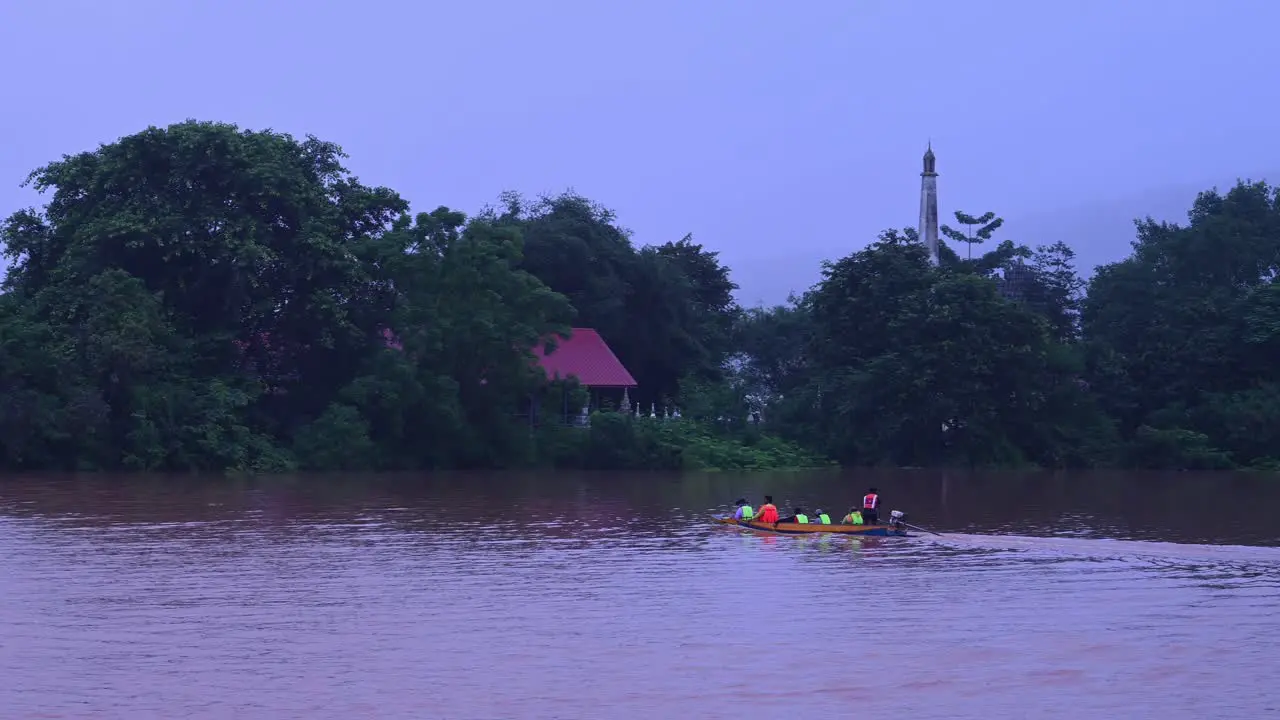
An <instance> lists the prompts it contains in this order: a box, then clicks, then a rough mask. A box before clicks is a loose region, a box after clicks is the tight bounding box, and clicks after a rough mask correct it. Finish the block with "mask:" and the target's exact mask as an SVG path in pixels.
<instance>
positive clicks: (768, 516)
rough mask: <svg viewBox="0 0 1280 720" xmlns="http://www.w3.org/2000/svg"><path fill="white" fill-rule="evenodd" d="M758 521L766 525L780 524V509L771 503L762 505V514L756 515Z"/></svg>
mask: <svg viewBox="0 0 1280 720" xmlns="http://www.w3.org/2000/svg"><path fill="white" fill-rule="evenodd" d="M756 520H759V521H760V522H766V523H776V522H778V508H776V507H774V506H773V505H772V504H769V503H766V504H765V505H761V506H760V512H759V513H758V514H757V515H756Z"/></svg>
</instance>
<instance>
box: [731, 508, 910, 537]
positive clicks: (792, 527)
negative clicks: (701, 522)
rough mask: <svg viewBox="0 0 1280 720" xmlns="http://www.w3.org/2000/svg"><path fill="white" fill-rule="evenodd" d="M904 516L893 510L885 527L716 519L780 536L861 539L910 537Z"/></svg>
mask: <svg viewBox="0 0 1280 720" xmlns="http://www.w3.org/2000/svg"><path fill="white" fill-rule="evenodd" d="M905 517H906V516H905V515H903V514H902V513H901V512H899V511H897V510H895V511H894V512H893V513H891V514H890V515H889V524H887V525H836V524H834V523H833V524H831V525H823V524H822V523H766V522H760V521H759V520H735V519H734V518H731V517H721V518H716V522H718V523H721V524H724V525H737V526H738V527H742V528H747V529H749V530H760V531H763V532H771V533H779V534H781V535H809V534H812V533H833V534H836V535H860V536H863V537H911V534H910V533H908V532H907V524H906V523H905V522H904V520H903V519H904V518H905Z"/></svg>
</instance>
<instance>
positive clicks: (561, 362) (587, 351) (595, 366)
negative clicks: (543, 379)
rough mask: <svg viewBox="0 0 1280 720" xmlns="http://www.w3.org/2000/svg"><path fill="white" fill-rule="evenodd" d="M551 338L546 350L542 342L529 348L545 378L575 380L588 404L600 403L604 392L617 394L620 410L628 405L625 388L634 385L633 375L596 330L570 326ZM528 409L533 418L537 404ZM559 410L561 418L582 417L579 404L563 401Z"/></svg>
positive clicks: (596, 405)
mask: <svg viewBox="0 0 1280 720" xmlns="http://www.w3.org/2000/svg"><path fill="white" fill-rule="evenodd" d="M551 339H552V340H554V341H555V348H554V349H553V350H552V351H551V352H547V351H546V343H539V344H538V345H537V346H536V347H534V348H533V355H534V357H535V358H536V359H537V362H538V365H540V366H541V367H542V369H543V371H544V372H545V373H546V374H547V380H551V381H555V380H568V379H569V378H573V379H575V380H577V382H578V384H579V385H581V386H583V387H584V388H587V390H588V392H589V394H590V397H591V407H592V408H599V407H601V406H602V402H601V401H602V399H603V397H604V396H606V395H617V396H618V398H617V400H618V407H619V408H620V409H622V410H624V411H626V410H628V409H629V407H630V400H629V399H628V397H627V391H628V390H630V389H631V388H633V387H636V384H637V383H636V379H635V378H634V377H633V376H632V375H631V373H630V372H629V371H628V370H627V368H626V366H624V365H623V364H622V361H621V360H619V359H618V356H617V355H614V354H613V350H611V349H610V348H609V344H608V343H606V342H605V341H604V338H602V337H600V333H598V332H596V331H595V330H593V329H591V328H573V329H571V330H570V331H569V336H568V337H565V336H564V335H558V336H556V337H554V338H551ZM566 399H567V396H566ZM531 411H532V412H531V419H534V418H536V415H537V408H536V407H534V408H531ZM561 412H562V413H563V414H564V416H565V417H564V419H565V420H570V419H572V418H575V417H583V410H582V409H581V408H570V407H568V406H567V405H566V406H565V407H563V408H561Z"/></svg>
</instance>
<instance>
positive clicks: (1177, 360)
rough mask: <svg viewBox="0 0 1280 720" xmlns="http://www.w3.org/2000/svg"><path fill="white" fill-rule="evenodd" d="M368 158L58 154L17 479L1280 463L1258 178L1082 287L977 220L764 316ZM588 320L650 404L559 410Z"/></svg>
mask: <svg viewBox="0 0 1280 720" xmlns="http://www.w3.org/2000/svg"><path fill="white" fill-rule="evenodd" d="M343 158H344V156H343V155H342V153H341V151H340V150H339V148H338V147H337V146H335V145H332V144H330V143H326V142H323V141H321V140H317V139H314V138H308V139H306V140H302V141H299V140H296V139H294V138H292V137H290V136H288V135H284V134H280V133H273V132H250V131H243V130H240V129H238V128H235V127H233V126H229V125H223V124H216V123H197V122H187V123H181V124H178V125H173V126H170V127H167V128H150V129H147V130H145V131H143V132H141V133H138V134H136V135H132V136H129V137H126V138H122V139H121V140H119V141H117V142H115V143H112V144H109V145H105V146H102V147H100V148H98V149H97V150H95V151H92V152H86V153H81V154H78V155H72V156H67V157H64V158H63V159H62V160H59V161H56V162H53V163H51V164H50V165H47V166H45V167H44V168H41V169H39V170H37V171H36V172H35V173H33V175H32V176H31V178H30V182H31V183H33V184H34V186H35V187H36V188H37V189H40V190H42V191H44V192H45V198H46V200H47V204H46V205H45V206H44V207H43V208H40V209H28V210H21V211H18V212H16V213H14V214H12V215H10V216H9V217H8V219H7V220H6V221H5V223H4V224H3V226H2V228H0V241H3V246H4V253H5V256H6V258H7V259H8V261H9V263H10V268H9V270H8V273H7V275H6V277H5V279H4V282H3V293H2V294H0V467H3V468H5V469H9V470H42V469H49V470H54V469H58V470H64V469H85V470H96V469H102V470H107V469H150V470H245V471H274V470H288V469H295V468H296V469H309V470H330V469H377V470H401V469H430V468H467V467H581V468H595V469H610V468H655V469H674V468H775V467H805V466H814V465H822V464H826V463H828V462H831V461H834V462H838V463H841V464H847V465H911V466H922V465H932V466H939V465H960V466H1013V467H1016V466H1032V465H1036V466H1043V467H1100V466H1117V467H1144V468H1229V467H1252V468H1260V469H1271V468H1275V467H1277V466H1280V442H1277V440H1280V437H1277V435H1278V434H1280V375H1278V374H1277V373H1278V372H1280V371H1277V370H1276V369H1275V368H1276V364H1275V363H1274V362H1273V360H1274V358H1277V357H1280V354H1278V353H1280V288H1278V287H1277V285H1276V283H1275V280H1276V274H1277V269H1278V268H1280V201H1278V200H1277V193H1276V190H1275V189H1274V188H1272V187H1270V186H1268V185H1266V184H1263V183H1242V184H1239V185H1237V186H1236V187H1233V188H1231V189H1230V190H1229V191H1227V192H1225V193H1218V192H1206V193H1204V194H1202V195H1201V196H1200V197H1199V198H1198V199H1197V200H1196V202H1195V204H1194V207H1193V208H1192V210H1191V213H1190V216H1189V219H1188V221H1187V222H1186V223H1183V224H1163V223H1155V222H1151V221H1144V222H1141V223H1139V224H1138V227H1137V238H1136V240H1135V241H1134V243H1133V251H1132V254H1131V255H1130V256H1129V257H1128V258H1127V259H1125V260H1123V261H1121V262H1117V263H1114V264H1111V265H1107V266H1104V267H1102V268H1099V269H1098V270H1097V272H1096V273H1095V275H1094V276H1093V278H1092V279H1091V280H1090V281H1089V282H1088V283H1087V284H1086V283H1085V282H1084V281H1083V280H1082V279H1081V277H1080V275H1079V274H1078V273H1077V271H1076V268H1075V267H1074V254H1073V252H1072V250H1071V249H1070V247H1068V246H1067V245H1065V244H1062V243H1057V244H1052V245H1039V246H1037V245H1034V244H1028V245H1023V244H1020V243H1017V242H1014V241H1012V240H1008V239H1001V238H999V232H998V231H999V227H1000V223H999V218H997V217H996V216H995V215H994V214H992V213H986V214H983V215H980V216H968V215H964V214H963V213H958V214H957V220H958V221H959V222H960V223H961V224H962V225H965V224H967V225H972V226H974V228H976V232H974V233H970V232H967V231H965V230H961V231H952V230H950V229H948V231H947V232H946V233H945V236H946V238H947V239H948V240H949V241H950V243H951V245H944V246H943V248H942V257H941V262H940V264H939V265H938V266H936V267H935V266H933V265H931V264H930V263H929V262H928V261H927V256H926V253H925V250H924V248H923V247H922V245H921V244H920V243H919V242H918V241H917V238H916V237H915V233H914V232H913V231H911V230H904V231H892V230H891V231H886V232H885V233H883V234H882V235H881V236H880V237H879V238H878V239H876V240H875V241H874V242H872V243H871V244H870V245H867V246H866V247H865V249H862V250H859V251H857V252H853V253H851V254H850V255H848V256H847V257H844V258H840V259H837V260H834V261H832V262H830V263H827V264H826V265H825V267H824V269H823V273H822V278H821V280H820V281H819V282H818V283H817V284H816V285H815V286H814V287H813V288H812V289H811V290H810V291H808V292H807V293H805V294H804V295H803V296H801V297H795V298H793V299H792V300H791V301H789V302H788V303H786V304H784V305H781V306H779V307H774V308H742V307H740V306H738V304H737V303H736V302H735V301H734V299H733V292H734V290H735V289H736V285H735V284H734V282H733V281H732V278H731V276H730V271H729V269H728V268H726V267H725V266H724V265H723V264H722V263H720V262H719V259H718V257H717V255H716V253H714V252H710V251H708V250H707V249H706V248H704V247H703V246H702V245H700V244H698V243H697V242H695V241H694V240H693V238H691V237H685V238H683V239H680V240H677V241H672V242H666V243H664V244H661V245H638V244H636V243H635V242H633V240H632V238H631V237H630V236H629V234H628V233H627V232H626V231H625V230H623V229H622V228H621V227H620V226H619V225H618V223H617V222H616V219H615V218H614V217H613V216H612V214H611V213H609V212H608V211H607V210H605V209H604V208H602V207H601V206H599V205H596V204H594V203H592V202H590V201H588V200H587V199H585V198H582V197H579V196H577V195H573V194H565V195H561V196H557V197H551V198H544V199H539V200H536V201H530V200H528V199H526V198H523V197H521V196H518V195H515V194H506V195H503V196H501V197H500V200H499V202H498V203H497V205H496V206H495V207H492V208H488V209H485V210H483V211H481V212H478V213H476V214H475V215H473V216H470V217H468V216H466V215H464V214H463V213H461V212H458V211H456V210H453V209H450V208H443V207H440V208H436V209H434V210H431V211H429V212H413V211H411V208H410V206H409V203H408V202H407V201H406V200H405V199H404V198H402V197H400V196H399V195H398V194H397V193H395V192H394V191H393V190H391V189H388V188H383V187H375V186H369V185H365V184H363V183H361V182H360V181H359V180H358V179H356V178H354V177H353V176H351V175H350V174H349V173H348V172H347V171H346V170H345V169H344V168H343V166H342V161H343ZM848 240H849V245H850V246H859V245H861V244H862V240H861V239H859V238H849V239H848ZM983 243H992V244H994V247H988V246H987V245H985V244H983ZM960 244H972V245H974V247H968V248H963V249H961V251H960V252H957V248H958V247H959V245H960ZM952 245H954V246H955V247H952ZM571 327H590V328H594V329H596V330H597V331H598V332H599V333H600V334H601V336H602V337H603V338H604V339H605V340H606V342H607V343H608V344H609V345H610V347H611V348H612V349H613V351H614V353H615V354H616V355H617V356H618V358H619V359H620V360H621V361H622V363H623V364H624V365H625V366H626V367H627V368H628V370H630V372H631V374H632V375H634V377H635V379H636V381H637V384H638V387H637V388H635V390H634V391H633V392H632V393H631V394H630V395H629V396H628V399H629V400H630V401H631V402H633V403H635V405H637V406H639V407H640V408H642V409H644V411H642V412H641V413H640V414H638V415H627V414H621V413H618V412H615V411H610V410H608V409H605V410H603V411H600V412H595V413H594V414H592V415H591V416H590V422H589V423H585V424H584V423H577V422H566V421H572V420H575V419H576V416H577V413H576V412H575V413H564V414H561V415H556V414H555V413H551V414H549V415H547V414H544V415H543V416H541V417H540V418H537V419H536V421H535V419H534V418H533V417H532V414H531V413H530V412H528V408H529V406H530V400H531V399H534V400H537V399H542V400H543V401H546V405H547V406H549V407H556V406H557V402H556V400H555V398H559V405H560V406H563V407H569V406H570V403H569V402H567V401H566V400H565V397H566V394H568V395H571V396H573V397H574V398H575V400H574V403H572V407H574V408H578V407H581V404H580V402H579V401H580V400H581V399H582V398H583V397H585V395H584V393H583V391H582V389H581V388H577V387H575V386H574V385H573V384H572V383H571V382H570V383H562V382H555V383H548V382H547V380H546V378H545V376H544V374H543V373H542V371H541V370H540V369H539V368H538V367H537V366H536V365H535V364H534V363H533V358H532V356H531V355H530V354H529V350H528V349H529V348H532V347H533V346H535V345H536V344H538V343H540V342H543V341H544V340H545V339H547V338H549V337H554V335H555V334H556V333H565V332H567V331H568V330H569V328H571ZM655 409H656V412H655V413H654V414H655V415H659V416H666V415H667V414H668V413H673V411H677V410H678V414H679V417H674V418H671V419H667V418H665V417H652V418H651V417H648V411H650V410H655ZM571 416H572V417H571ZM749 418H751V419H750V420H749ZM756 420H759V422H756Z"/></svg>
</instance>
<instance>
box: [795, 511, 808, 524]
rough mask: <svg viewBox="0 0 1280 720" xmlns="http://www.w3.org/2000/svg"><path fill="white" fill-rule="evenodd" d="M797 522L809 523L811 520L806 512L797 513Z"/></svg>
mask: <svg viewBox="0 0 1280 720" xmlns="http://www.w3.org/2000/svg"><path fill="white" fill-rule="evenodd" d="M796 522H798V523H807V522H809V516H808V515H805V514H804V513H796Z"/></svg>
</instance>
